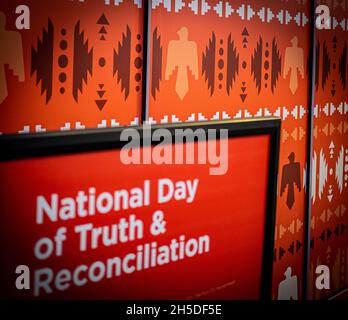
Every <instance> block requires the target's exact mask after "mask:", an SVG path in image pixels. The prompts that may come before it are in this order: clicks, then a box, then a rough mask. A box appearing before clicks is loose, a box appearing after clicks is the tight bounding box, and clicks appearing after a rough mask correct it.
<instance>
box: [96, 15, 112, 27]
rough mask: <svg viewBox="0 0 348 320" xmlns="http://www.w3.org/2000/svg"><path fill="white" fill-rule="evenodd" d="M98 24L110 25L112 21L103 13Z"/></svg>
mask: <svg viewBox="0 0 348 320" xmlns="http://www.w3.org/2000/svg"><path fill="white" fill-rule="evenodd" d="M97 24H101V25H109V24H110V23H109V21H108V19H106V17H105V14H104V13H103V14H102V15H101V17H100V18H99V20H98V22H97Z"/></svg>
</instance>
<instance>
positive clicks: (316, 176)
mask: <svg viewBox="0 0 348 320" xmlns="http://www.w3.org/2000/svg"><path fill="white" fill-rule="evenodd" d="M319 3H321V4H325V5H327V6H328V7H329V9H330V11H331V26H330V30H317V32H316V38H317V41H316V53H317V65H316V88H315V108H314V130H313V136H314V146H313V159H312V168H313V171H312V172H313V177H312V178H313V181H312V219H311V248H312V250H311V261H310V272H311V274H310V276H311V280H312V281H311V284H310V288H309V289H310V290H309V292H310V294H311V297H312V298H314V299H319V298H322V297H324V296H327V295H328V294H329V293H332V292H334V291H337V290H339V289H342V288H344V287H345V286H347V285H348V78H347V73H348V70H347V50H348V1H318V4H319ZM318 265H327V266H329V268H330V270H331V290H329V291H327V290H322V291H319V290H317V289H316V288H315V278H316V274H315V269H316V266H318Z"/></svg>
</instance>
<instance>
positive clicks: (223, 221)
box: [0, 135, 270, 299]
mask: <svg viewBox="0 0 348 320" xmlns="http://www.w3.org/2000/svg"><path fill="white" fill-rule="evenodd" d="M201 143H202V142H199V143H198V142H196V143H195V145H194V148H195V150H196V151H197V148H198V147H199V144H201ZM209 144H210V143H209ZM209 144H208V147H209ZM151 148H154V147H151ZM168 148H173V146H172V145H168ZM228 150H229V151H228V170H227V173H226V174H225V175H215V176H214V175H210V174H209V166H210V165H208V164H207V165H197V164H195V165H187V164H186V165H161V166H158V165H154V164H151V165H132V166H127V165H124V164H122V163H121V160H120V152H121V151H120V150H111V151H110V150H109V151H93V152H89V153H81V154H66V155H61V156H46V157H40V158H31V159H22V160H14V161H5V162H2V163H1V166H0V176H1V190H2V192H1V195H0V211H1V217H0V219H1V220H0V239H1V248H2V249H1V251H0V260H1V264H0V265H1V267H0V271H1V272H0V288H1V296H3V297H7V298H8V297H10V298H38V299H47V298H48V299H217V298H220V299H258V298H259V297H260V287H261V273H262V263H263V253H264V251H263V245H264V235H265V219H266V203H267V183H268V168H269V152H270V137H269V135H259V136H251V137H242V138H240V137H239V138H230V139H229V140H228ZM87 176H88V179H86V177H87ZM267 214H268V213H267ZM18 265H27V266H29V268H30V275H31V288H30V290H28V291H26V290H22V291H19V290H17V289H16V287H15V281H16V274H15V270H16V267H17V266H18Z"/></svg>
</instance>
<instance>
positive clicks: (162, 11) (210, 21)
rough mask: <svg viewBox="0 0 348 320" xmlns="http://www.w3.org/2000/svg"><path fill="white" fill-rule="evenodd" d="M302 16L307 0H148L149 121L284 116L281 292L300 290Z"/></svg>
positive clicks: (305, 40)
mask: <svg viewBox="0 0 348 320" xmlns="http://www.w3.org/2000/svg"><path fill="white" fill-rule="evenodd" d="M309 15H310V14H309V2H308V1H306V0H298V1H252V0H249V1H246V0H245V1H212V0H208V1H152V14H151V29H150V30H151V45H150V46H151V74H150V76H151V77H150V88H149V90H150V103H149V114H150V117H149V121H150V122H152V123H155V122H156V123H167V122H177V121H193V120H199V121H202V120H215V119H231V118H234V119H238V118H253V117H261V116H272V115H274V116H279V117H281V118H282V120H283V124H282V145H281V154H280V171H279V172H280V175H279V190H278V196H279V197H278V212H277V228H276V248H275V273H274V298H278V297H279V298H283V299H290V298H296V297H300V290H301V288H302V271H303V269H302V265H303V260H302V259H303V231H304V229H303V222H304V210H305V191H304V186H305V173H306V172H305V165H306V134H307V110H308V106H307V101H308V62H309V61H308V60H309V46H310V39H309V38H310V25H309V21H308V20H309ZM235 214H243V213H242V212H238V213H235ZM250 236H252V235H250ZM290 268H291V269H290ZM287 270H288V276H290V278H289V279H288V281H290V282H292V283H295V286H294V287H295V289H294V290H293V291H294V292H295V293H291V292H290V291H289V290H287V289H286V288H287V280H286V279H285V275H284V273H285V272H286V271H287ZM284 280H285V282H283V281H284ZM296 287H297V288H296ZM278 288H281V290H280V291H279V290H278Z"/></svg>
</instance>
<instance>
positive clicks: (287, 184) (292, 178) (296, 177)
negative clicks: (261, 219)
mask: <svg viewBox="0 0 348 320" xmlns="http://www.w3.org/2000/svg"><path fill="white" fill-rule="evenodd" d="M288 159H289V163H288V164H286V165H284V167H283V172H282V181H281V187H280V196H283V193H284V192H285V189H286V188H288V195H287V198H286V205H287V206H288V208H289V209H290V210H291V209H292V207H293V206H294V203H295V185H296V187H297V189H298V191H301V167H300V163H299V162H295V153H294V152H291V154H290V155H289V157H288Z"/></svg>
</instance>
